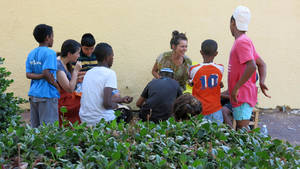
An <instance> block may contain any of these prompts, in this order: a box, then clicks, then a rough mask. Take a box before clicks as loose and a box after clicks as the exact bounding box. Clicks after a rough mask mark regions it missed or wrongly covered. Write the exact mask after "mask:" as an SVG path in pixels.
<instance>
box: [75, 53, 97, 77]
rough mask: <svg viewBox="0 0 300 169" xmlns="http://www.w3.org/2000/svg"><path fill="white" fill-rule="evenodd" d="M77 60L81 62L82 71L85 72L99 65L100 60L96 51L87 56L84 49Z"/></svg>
mask: <svg viewBox="0 0 300 169" xmlns="http://www.w3.org/2000/svg"><path fill="white" fill-rule="evenodd" d="M77 60H78V61H80V62H81V65H82V69H81V71H83V72H85V71H88V70H90V69H91V68H93V67H95V66H97V65H98V61H97V59H96V55H95V54H94V53H93V54H92V55H91V56H86V55H85V54H84V53H83V52H82V51H80V57H79V58H78V59H77Z"/></svg>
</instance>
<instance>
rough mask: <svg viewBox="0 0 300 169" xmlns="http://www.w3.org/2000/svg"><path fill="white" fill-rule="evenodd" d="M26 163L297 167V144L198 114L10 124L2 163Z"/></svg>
mask: <svg viewBox="0 0 300 169" xmlns="http://www.w3.org/2000/svg"><path fill="white" fill-rule="evenodd" d="M17 145H19V148H20V150H19V153H20V158H19V159H21V161H24V162H27V163H28V164H29V165H30V168H34V167H35V168H47V167H48V168H49V167H51V168H197V167H198V168H199V167H200V168H253V167H254V168H296V167H299V165H300V157H299V152H297V151H299V147H293V146H291V145H290V144H289V143H285V142H283V141H281V140H271V138H270V137H267V138H264V137H261V136H260V133H259V132H258V129H256V130H254V131H253V133H248V132H246V131H244V130H240V131H238V132H236V131H234V130H231V129H229V128H227V127H226V126H224V125H222V126H217V124H216V123H210V122H208V121H206V120H203V119H202V117H201V116H198V117H193V118H191V119H190V120H189V121H184V122H176V121H175V120H174V118H171V119H169V120H168V121H165V122H161V123H160V124H154V123H152V122H149V123H148V122H141V121H138V122H133V123H131V124H125V123H123V122H121V123H117V122H116V121H112V122H110V123H106V122H104V121H102V122H101V123H99V124H98V125H97V126H96V127H86V126H85V124H81V125H77V124H74V125H73V126H72V129H70V128H59V125H58V123H56V124H54V125H48V126H41V127H40V128H36V129H32V128H31V127H29V126H17V127H9V128H8V129H7V132H6V133H3V134H1V135H0V154H1V156H0V163H1V162H2V163H3V164H5V165H3V167H7V168H10V167H12V159H15V158H14V157H17V156H18V155H17V154H18V146H17Z"/></svg>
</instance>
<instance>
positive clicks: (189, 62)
mask: <svg viewBox="0 0 300 169" xmlns="http://www.w3.org/2000/svg"><path fill="white" fill-rule="evenodd" d="M183 58H184V61H185V62H186V63H187V64H188V65H192V60H191V59H190V58H189V57H188V56H186V55H184V57H183Z"/></svg>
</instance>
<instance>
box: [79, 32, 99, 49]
mask: <svg viewBox="0 0 300 169" xmlns="http://www.w3.org/2000/svg"><path fill="white" fill-rule="evenodd" d="M95 44H96V41H95V38H94V36H93V35H92V34H91V33H85V34H83V35H82V37H81V46H87V47H93V46H94V45H95Z"/></svg>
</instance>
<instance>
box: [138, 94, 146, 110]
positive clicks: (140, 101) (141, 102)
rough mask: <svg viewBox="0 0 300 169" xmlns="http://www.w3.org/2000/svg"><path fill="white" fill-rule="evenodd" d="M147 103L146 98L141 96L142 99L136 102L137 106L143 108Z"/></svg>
mask: <svg viewBox="0 0 300 169" xmlns="http://www.w3.org/2000/svg"><path fill="white" fill-rule="evenodd" d="M145 101H146V99H145V98H144V97H142V96H140V98H139V99H138V100H137V101H136V106H137V107H139V108H141V107H142V105H143V104H144V102H145Z"/></svg>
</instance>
